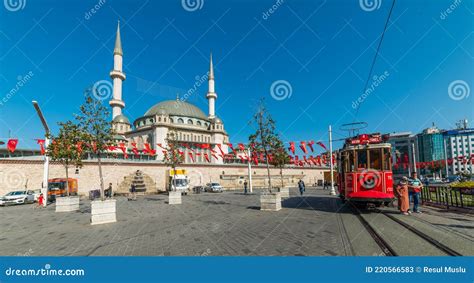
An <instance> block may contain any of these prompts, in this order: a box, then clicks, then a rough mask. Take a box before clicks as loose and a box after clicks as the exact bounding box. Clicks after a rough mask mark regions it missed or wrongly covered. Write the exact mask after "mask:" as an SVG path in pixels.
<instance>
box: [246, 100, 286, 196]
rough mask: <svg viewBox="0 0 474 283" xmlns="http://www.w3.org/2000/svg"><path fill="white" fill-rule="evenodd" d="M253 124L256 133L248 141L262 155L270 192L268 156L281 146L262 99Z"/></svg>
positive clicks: (277, 150) (272, 121)
mask: <svg viewBox="0 0 474 283" xmlns="http://www.w3.org/2000/svg"><path fill="white" fill-rule="evenodd" d="M253 122H254V123H255V125H256V128H257V130H256V132H255V133H254V134H252V135H250V136H249V141H250V143H251V144H253V146H254V148H255V149H254V150H255V151H256V153H263V154H264V156H265V164H266V166H267V175H268V186H269V187H268V191H269V192H270V193H271V192H272V178H271V174H270V161H269V160H270V158H269V157H270V154H271V153H276V154H278V152H279V150H280V149H281V148H282V146H283V142H282V141H281V140H280V137H279V135H278V134H277V133H276V126H275V121H274V120H273V118H272V116H271V115H270V113H269V112H268V111H267V109H266V107H265V101H264V100H263V99H262V100H261V101H260V105H259V107H258V109H257V112H256V113H255V114H254V116H253Z"/></svg>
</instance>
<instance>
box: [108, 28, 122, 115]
mask: <svg viewBox="0 0 474 283" xmlns="http://www.w3.org/2000/svg"><path fill="white" fill-rule="evenodd" d="M122 57H123V52H122V41H121V40H120V21H119V22H118V24H117V37H116V38H115V47H114V69H113V70H112V71H111V72H110V77H111V78H112V80H113V81H114V94H113V98H112V99H111V100H110V102H109V104H110V106H112V119H114V118H115V117H117V116H118V115H121V114H122V109H123V108H124V107H125V103H124V102H123V101H122V82H123V81H124V80H125V74H124V73H123V72H122Z"/></svg>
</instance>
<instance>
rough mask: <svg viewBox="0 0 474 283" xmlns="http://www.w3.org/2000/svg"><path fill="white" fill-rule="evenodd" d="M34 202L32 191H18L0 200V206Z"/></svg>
mask: <svg viewBox="0 0 474 283" xmlns="http://www.w3.org/2000/svg"><path fill="white" fill-rule="evenodd" d="M33 202H35V197H34V195H33V191H29V190H20V191H12V192H9V193H8V194H6V195H4V196H3V197H1V198H0V205H2V206H4V205H8V204H24V203H33Z"/></svg>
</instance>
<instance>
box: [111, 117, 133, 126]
mask: <svg viewBox="0 0 474 283" xmlns="http://www.w3.org/2000/svg"><path fill="white" fill-rule="evenodd" d="M112 122H114V123H124V124H127V125H131V124H130V120H128V118H127V117H125V116H124V115H117V116H116V117H115V118H114V119H113V120H112Z"/></svg>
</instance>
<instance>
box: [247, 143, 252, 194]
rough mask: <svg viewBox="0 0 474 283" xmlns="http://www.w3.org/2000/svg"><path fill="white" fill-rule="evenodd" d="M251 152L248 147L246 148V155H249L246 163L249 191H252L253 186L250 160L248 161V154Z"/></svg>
mask: <svg viewBox="0 0 474 283" xmlns="http://www.w3.org/2000/svg"><path fill="white" fill-rule="evenodd" d="M251 154H252V152H251V151H250V147H249V148H248V155H249V164H248V171H249V172H248V175H249V192H250V193H252V192H253V186H252V162H250V156H251Z"/></svg>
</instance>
